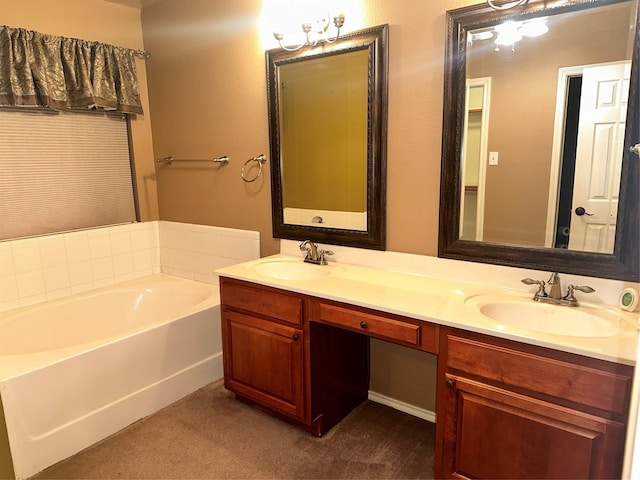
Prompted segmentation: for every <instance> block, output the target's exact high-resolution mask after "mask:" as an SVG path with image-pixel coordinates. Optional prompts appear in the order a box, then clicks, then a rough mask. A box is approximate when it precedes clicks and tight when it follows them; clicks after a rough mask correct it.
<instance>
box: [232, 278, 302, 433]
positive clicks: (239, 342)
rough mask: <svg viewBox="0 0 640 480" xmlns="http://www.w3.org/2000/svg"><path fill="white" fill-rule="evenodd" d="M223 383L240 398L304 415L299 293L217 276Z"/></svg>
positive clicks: (296, 417) (293, 416)
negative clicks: (219, 299)
mask: <svg viewBox="0 0 640 480" xmlns="http://www.w3.org/2000/svg"><path fill="white" fill-rule="evenodd" d="M220 296H221V299H222V342H223V349H222V352H223V363H224V383H225V387H226V388H227V389H228V390H231V391H232V392H234V393H235V394H236V395H237V397H238V398H240V399H242V400H245V401H247V402H249V403H254V404H256V405H260V406H263V407H266V408H268V409H270V410H272V411H274V412H276V413H279V414H281V415H284V416H286V417H288V418H291V419H294V420H297V421H300V422H304V421H305V372H304V368H305V361H304V342H305V339H306V336H307V331H306V328H305V325H304V322H303V305H304V301H303V299H302V297H300V296H298V295H294V294H291V293H288V292H282V291H277V290H274V289H268V288H266V287H258V286H257V285H253V284H249V283H245V282H238V281H234V280H230V279H226V278H221V279H220Z"/></svg>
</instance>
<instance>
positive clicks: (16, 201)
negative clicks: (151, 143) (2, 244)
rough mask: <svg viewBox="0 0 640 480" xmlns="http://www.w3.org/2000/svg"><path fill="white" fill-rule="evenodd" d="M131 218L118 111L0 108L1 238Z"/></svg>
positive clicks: (131, 197) (127, 164)
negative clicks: (39, 110)
mask: <svg viewBox="0 0 640 480" xmlns="http://www.w3.org/2000/svg"><path fill="white" fill-rule="evenodd" d="M134 221H136V209H135V203H134V193H133V183H132V175H131V163H130V157H129V139H128V131H127V121H126V119H125V118H124V117H123V116H116V115H105V114H88V113H75V112H57V113H43V112H33V111H16V110H0V239H1V240H4V239H9V238H20V237H27V236H33V235H42V234H47V233H54V232H63V231H69V230H76V229H82V228H91V227H97V226H103V225H113V224H119V223H128V222H134Z"/></svg>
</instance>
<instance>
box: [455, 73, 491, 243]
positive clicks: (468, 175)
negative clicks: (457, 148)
mask: <svg viewBox="0 0 640 480" xmlns="http://www.w3.org/2000/svg"><path fill="white" fill-rule="evenodd" d="M490 96H491V78H489V77H486V78H474V79H469V80H467V94H466V96H465V99H466V113H467V114H466V116H465V127H464V128H465V130H464V131H465V136H464V138H465V144H464V146H463V158H462V178H463V182H462V190H463V191H462V195H461V197H460V198H462V205H461V206H460V219H461V224H460V238H461V239H463V240H482V236H483V235H482V234H483V225H484V191H485V183H486V182H485V180H486V169H487V139H488V136H489V105H490Z"/></svg>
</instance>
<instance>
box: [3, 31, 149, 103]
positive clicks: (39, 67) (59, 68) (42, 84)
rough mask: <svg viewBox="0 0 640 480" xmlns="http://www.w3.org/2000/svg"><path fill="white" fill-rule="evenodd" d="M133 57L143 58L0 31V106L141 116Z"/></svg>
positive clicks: (55, 38)
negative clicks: (98, 110)
mask: <svg viewBox="0 0 640 480" xmlns="http://www.w3.org/2000/svg"><path fill="white" fill-rule="evenodd" d="M136 56H141V57H142V56H146V55H145V52H141V51H140V50H132V49H128V48H122V47H117V46H114V45H108V44H104V43H98V42H90V41H86V40H81V39H76V38H65V37H58V36H53V35H46V34H42V33H38V32H34V31H30V30H25V29H23V28H11V27H7V26H0V106H44V107H50V108H54V109H59V110H68V109H73V108H95V109H104V110H117V111H120V112H124V113H142V104H141V102H140V91H139V88H138V75H137V73H136V66H135V57H136Z"/></svg>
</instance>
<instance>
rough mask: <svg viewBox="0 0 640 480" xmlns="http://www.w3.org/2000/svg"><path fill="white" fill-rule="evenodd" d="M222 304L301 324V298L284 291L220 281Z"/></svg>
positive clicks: (224, 280)
mask: <svg viewBox="0 0 640 480" xmlns="http://www.w3.org/2000/svg"><path fill="white" fill-rule="evenodd" d="M220 296H221V299H222V304H223V305H224V306H228V307H234V308H237V309H240V310H245V311H249V312H253V313H258V314H260V315H265V316H268V317H271V318H275V319H278V320H282V321H285V322H289V323H293V324H295V325H302V298H300V297H297V296H293V295H287V294H285V293H280V292H276V291H273V290H266V289H264V288H254V287H251V286H249V285H243V284H237V283H231V282H229V281H228V280H226V279H224V278H222V279H221V282H220Z"/></svg>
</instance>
